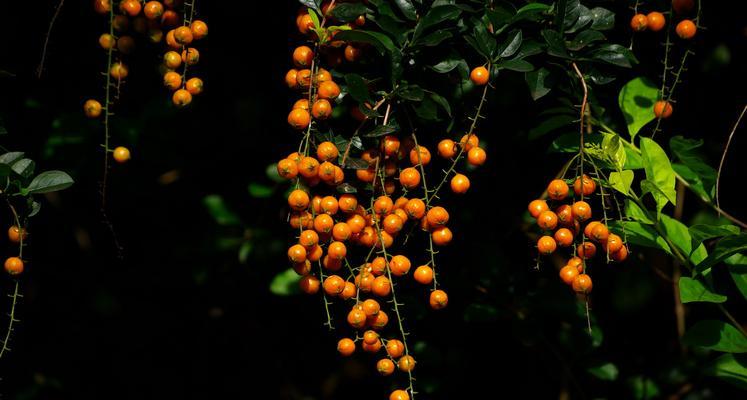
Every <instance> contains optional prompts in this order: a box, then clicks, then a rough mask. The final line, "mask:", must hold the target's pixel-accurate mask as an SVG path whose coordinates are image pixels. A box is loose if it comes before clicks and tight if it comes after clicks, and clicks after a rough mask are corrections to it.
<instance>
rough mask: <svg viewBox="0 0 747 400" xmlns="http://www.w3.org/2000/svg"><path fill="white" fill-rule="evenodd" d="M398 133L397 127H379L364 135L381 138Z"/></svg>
mask: <svg viewBox="0 0 747 400" xmlns="http://www.w3.org/2000/svg"><path fill="white" fill-rule="evenodd" d="M396 131H397V127H396V126H394V125H377V126H376V127H375V128H373V129H372V130H371V131H370V132H368V133H366V134H364V135H362V136H363V137H379V136H384V135H388V134H390V133H394V132H396Z"/></svg>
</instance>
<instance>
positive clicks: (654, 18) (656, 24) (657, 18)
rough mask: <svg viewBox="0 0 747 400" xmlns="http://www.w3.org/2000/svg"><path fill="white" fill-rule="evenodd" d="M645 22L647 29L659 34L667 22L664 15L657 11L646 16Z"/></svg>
mask: <svg viewBox="0 0 747 400" xmlns="http://www.w3.org/2000/svg"><path fill="white" fill-rule="evenodd" d="M646 20H647V22H648V25H647V26H648V29H650V30H651V31H652V32H659V31H660V30H661V29H662V28H664V25H665V24H666V22H667V20H666V18H664V14H662V13H660V12H658V11H652V12H650V13H648V15H646Z"/></svg>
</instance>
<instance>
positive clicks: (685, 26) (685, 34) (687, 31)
mask: <svg viewBox="0 0 747 400" xmlns="http://www.w3.org/2000/svg"><path fill="white" fill-rule="evenodd" d="M675 31H676V32H677V36H679V37H680V38H682V39H685V40H689V39H692V38H693V37H694V36H695V33H696V32H697V31H698V27H697V26H695V24H694V23H693V21H690V20H689V19H684V20H682V21H680V23H679V24H677V27H676V28H675Z"/></svg>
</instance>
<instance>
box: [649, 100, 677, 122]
mask: <svg viewBox="0 0 747 400" xmlns="http://www.w3.org/2000/svg"><path fill="white" fill-rule="evenodd" d="M673 111H674V109H673V108H672V103H670V102H668V101H665V100H659V101H657V102H656V103H654V115H655V116H656V118H662V119H666V118H669V117H670V116H671V115H672V112H673Z"/></svg>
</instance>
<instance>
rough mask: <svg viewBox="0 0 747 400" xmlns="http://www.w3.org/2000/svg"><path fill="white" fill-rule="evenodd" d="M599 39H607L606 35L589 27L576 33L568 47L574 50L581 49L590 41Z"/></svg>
mask: <svg viewBox="0 0 747 400" xmlns="http://www.w3.org/2000/svg"><path fill="white" fill-rule="evenodd" d="M599 40H605V37H604V35H603V34H602V33H601V32H599V31H595V30H591V29H589V30H586V31H583V32H581V33H579V34H578V35H576V37H575V38H573V40H572V41H571V42H570V43H568V49H569V50H573V51H577V50H581V49H583V48H584V47H586V46H587V45H588V44H589V43H593V42H596V41H599Z"/></svg>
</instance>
